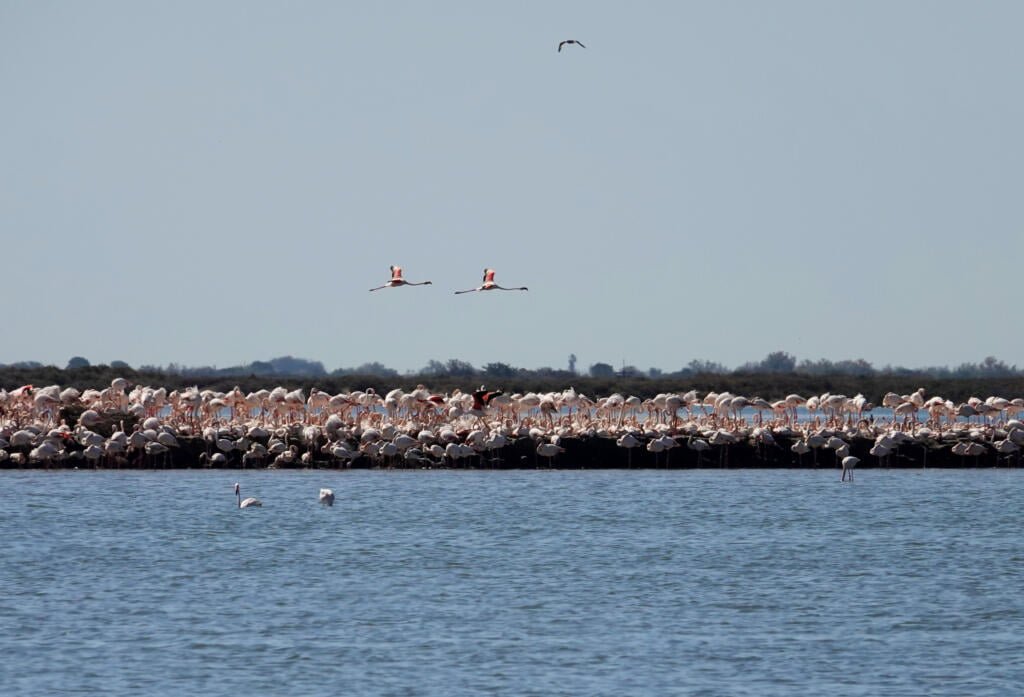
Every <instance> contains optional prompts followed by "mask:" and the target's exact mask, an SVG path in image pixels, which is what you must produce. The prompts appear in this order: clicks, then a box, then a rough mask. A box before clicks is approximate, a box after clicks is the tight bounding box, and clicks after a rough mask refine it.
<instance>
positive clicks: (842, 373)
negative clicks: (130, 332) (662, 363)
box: [0, 351, 1024, 401]
mask: <svg viewBox="0 0 1024 697" xmlns="http://www.w3.org/2000/svg"><path fill="white" fill-rule="evenodd" d="M115 377H124V378H126V379H128V380H130V381H132V382H133V383H135V384H146V385H153V386H164V387H167V388H168V389H177V388H183V387H188V386H191V385H199V386H200V387H204V388H210V389H214V390H221V391H226V390H229V389H231V388H233V387H236V386H237V387H239V388H240V389H242V390H244V391H253V390H257V389H263V388H269V387H274V386H277V385H282V386H285V387H288V388H289V389H296V388H300V387H301V388H305V389H310V388H313V387H316V388H318V389H321V390H324V391H327V392H330V393H332V394H336V393H339V392H345V391H349V390H354V389H360V390H363V389H366V388H373V389H374V390H376V391H378V392H386V391H388V390H391V389H394V388H403V389H412V388H414V387H415V386H416V385H418V384H422V385H425V386H426V387H427V388H428V389H430V390H433V391H436V392H441V393H445V392H451V391H452V390H454V389H461V390H463V391H466V390H473V389H476V388H477V387H478V386H479V385H481V384H484V385H486V386H487V387H488V388H489V389H501V390H504V391H506V392H510V393H511V392H527V391H556V390H562V389H565V388H566V387H569V386H572V387H574V388H575V389H576V390H577V391H579V392H583V393H586V394H589V395H590V396H605V395H608V394H611V393H613V392H619V393H622V394H626V395H630V394H634V395H637V396H638V397H651V396H653V395H655V394H658V393H661V392H679V393H683V392H686V391H689V390H697V391H698V393H700V394H704V393H706V392H709V391H718V392H723V391H729V392H732V393H734V394H742V395H746V396H750V397H754V396H760V397H764V398H765V399H769V400H772V399H779V398H782V397H784V396H786V395H787V394H792V393H796V394H801V395H803V396H805V397H806V396H810V395H813V394H822V393H825V392H829V393H832V394H846V395H848V396H852V395H854V394H857V393H861V394H864V395H865V396H866V397H867V398H868V399H869V400H874V401H880V400H881V397H882V395H884V394H885V393H886V392H890V391H892V392H897V393H899V394H908V393H910V392H912V391H914V390H916V389H918V388H920V387H923V388H925V391H926V393H927V394H929V395H933V394H939V395H942V396H943V397H946V398H948V399H953V400H955V401H964V400H966V399H967V398H968V397H970V396H978V397H981V398H983V399H984V398H985V397H988V396H989V395H1001V396H1004V397H1010V398H1012V397H1018V396H1024V373H1022V372H1021V371H1019V370H1017V368H1016V366H1007V365H1006V364H1005V363H1004V362H1002V361H999V360H997V359H995V358H994V357H988V358H986V359H985V360H983V361H982V362H981V363H978V364H963V365H961V366H958V367H957V368H953V369H950V368H926V369H906V368H892V367H888V366H887V367H885V368H882V369H876V368H874V367H872V366H871V365H870V364H868V363H867V362H865V361H860V360H858V361H839V362H836V363H834V362H830V361H815V362H809V361H801V362H798V361H797V360H796V359H795V358H794V357H792V356H790V355H789V354H787V353H785V352H781V351H780V352H775V353H772V354H769V355H768V356H767V357H766V358H765V359H764V360H762V361H759V362H756V363H747V364H744V365H742V366H740V367H739V368H736V369H734V370H729V369H726V368H724V367H723V366H721V365H720V364H717V363H713V362H710V361H691V362H690V364H688V365H687V366H686V367H684V368H682V369H680V370H678V371H675V372H664V371H660V370H656V369H653V368H652V369H650V370H648V371H640V370H638V369H636V368H635V367H632V366H622V367H621V368H620V369H618V370H616V369H615V368H614V367H612V366H611V365H610V364H607V363H595V364H593V365H591V366H590V368H589V369H588V370H587V371H586V373H579V372H576V371H574V370H568V369H556V368H547V367H546V368H535V369H525V368H517V367H515V366H512V365H509V364H506V363H488V364H485V365H484V366H483V367H480V368H477V367H476V366H474V365H472V364H471V363H468V362H466V361H462V360H458V359H450V360H448V361H444V362H442V361H438V360H430V361H428V363H427V364H426V365H425V366H424V367H423V368H422V369H421V370H419V371H418V372H409V373H404V374H400V373H399V372H398V371H397V370H394V369H391V368H388V367H386V366H384V365H382V364H380V363H365V364H363V365H360V366H357V367H355V368H340V369H338V370H334V371H331V372H328V371H327V370H326V369H325V368H324V366H323V364H322V363H320V362H318V361H309V360H306V359H301V358H294V357H291V356H283V357H280V358H275V359H271V360H269V361H257V362H253V363H250V364H247V365H245V366H234V367H230V368H216V367H213V366H197V367H185V366H181V365H177V364H173V363H172V364H170V365H168V366H165V367H160V366H150V365H144V366H140V367H139V368H137V369H136V368H133V367H131V366H130V365H128V364H127V363H125V362H123V361H112V362H111V363H110V364H109V365H92V364H91V363H89V361H88V360H86V359H85V358H82V357H80V356H76V357H74V358H72V359H71V360H70V361H69V362H68V365H67V366H66V367H65V368H58V367H56V366H52V365H50V366H45V365H42V364H40V363H35V362H22V363H15V364H11V365H5V366H0V388H2V389H6V390H11V389H14V388H17V387H20V386H21V385H25V384H33V385H49V384H58V385H62V386H75V387H77V388H79V389H85V388H90V387H91V388H96V389H100V388H103V387H106V386H108V385H109V384H110V381H111V380H112V379H113V378H115Z"/></svg>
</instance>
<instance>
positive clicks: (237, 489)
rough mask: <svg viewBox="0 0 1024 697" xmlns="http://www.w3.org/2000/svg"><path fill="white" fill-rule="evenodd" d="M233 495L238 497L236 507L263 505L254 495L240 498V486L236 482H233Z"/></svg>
mask: <svg viewBox="0 0 1024 697" xmlns="http://www.w3.org/2000/svg"><path fill="white" fill-rule="evenodd" d="M218 454H219V453H218ZM235 496H237V497H238V507H239V508H252V507H253V506H262V505H263V502H262V501H260V500H259V499H258V498H256V497H254V496H250V497H249V498H247V499H244V500H243V499H242V487H240V486H239V485H238V482H235Z"/></svg>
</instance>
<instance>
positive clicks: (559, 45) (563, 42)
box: [558, 39, 586, 53]
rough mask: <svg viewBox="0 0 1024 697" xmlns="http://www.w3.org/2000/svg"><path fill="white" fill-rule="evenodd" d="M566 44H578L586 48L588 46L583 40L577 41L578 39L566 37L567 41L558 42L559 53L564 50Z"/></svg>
mask: <svg viewBox="0 0 1024 697" xmlns="http://www.w3.org/2000/svg"><path fill="white" fill-rule="evenodd" d="M566 44H576V45H577V46H579V47H580V48H586V46H584V45H583V44H582V43H581V42H579V41H577V40H576V39H566V40H565V41H562V42H560V43H559V44H558V52H559V53H561V52H562V46H565V45H566Z"/></svg>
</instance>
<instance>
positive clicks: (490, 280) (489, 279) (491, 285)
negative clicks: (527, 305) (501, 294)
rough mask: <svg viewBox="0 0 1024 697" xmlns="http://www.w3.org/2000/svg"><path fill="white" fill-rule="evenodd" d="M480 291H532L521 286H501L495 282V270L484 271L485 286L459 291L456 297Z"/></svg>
mask: <svg viewBox="0 0 1024 697" xmlns="http://www.w3.org/2000/svg"><path fill="white" fill-rule="evenodd" d="M480 290H530V289H529V288H527V287H526V286H520V287H519V288H505V287H504V286H499V285H498V284H497V283H495V282H494V269H484V282H483V285H480V286H477V287H476V288H468V289H466V290H457V291H455V295H459V294H460V293H475V292H477V291H480Z"/></svg>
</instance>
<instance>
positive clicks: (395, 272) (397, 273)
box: [370, 266, 431, 293]
mask: <svg viewBox="0 0 1024 697" xmlns="http://www.w3.org/2000/svg"><path fill="white" fill-rule="evenodd" d="M390 268H391V280H390V281H388V282H387V283H385V284H384V285H382V286H377V287H376V288H371V289H370V292H371V293H372V292H373V291H375V290H380V289H381V288H398V287H399V286H429V285H430V284H431V281H420V282H419V283H413V282H411V281H407V280H405V279H404V278H402V267H401V266H391V267H390Z"/></svg>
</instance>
